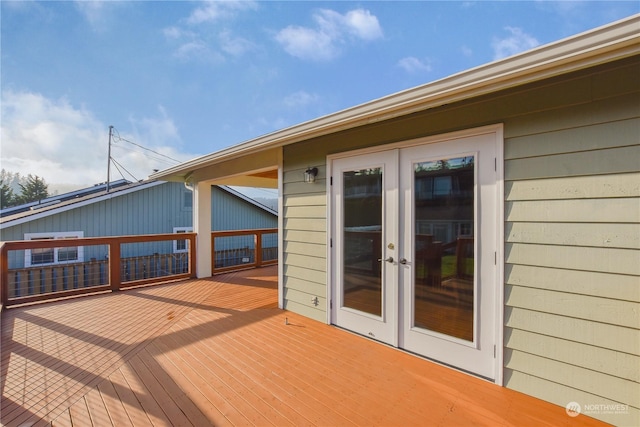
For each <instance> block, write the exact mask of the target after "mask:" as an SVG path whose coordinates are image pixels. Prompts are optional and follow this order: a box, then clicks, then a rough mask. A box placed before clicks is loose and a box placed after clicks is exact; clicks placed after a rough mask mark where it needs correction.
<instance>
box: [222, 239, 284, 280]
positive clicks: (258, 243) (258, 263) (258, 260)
mask: <svg viewBox="0 0 640 427" xmlns="http://www.w3.org/2000/svg"><path fill="white" fill-rule="evenodd" d="M265 234H278V229H277V228H258V229H254V230H227V231H212V232H211V274H218V273H226V272H228V271H233V270H241V269H246V268H257V267H262V266H265V265H273V264H276V263H277V262H278V260H277V259H276V260H267V261H263V259H262V249H263V248H262V236H263V235H265ZM251 235H253V247H254V250H255V256H254V262H252V263H246V264H240V265H234V266H228V267H219V268H216V260H215V256H216V244H215V242H216V238H218V237H237V236H251Z"/></svg>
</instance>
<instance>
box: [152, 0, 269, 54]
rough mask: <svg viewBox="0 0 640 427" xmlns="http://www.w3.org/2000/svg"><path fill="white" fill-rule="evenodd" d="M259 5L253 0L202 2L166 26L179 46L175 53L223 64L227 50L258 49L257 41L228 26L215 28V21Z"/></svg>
mask: <svg viewBox="0 0 640 427" xmlns="http://www.w3.org/2000/svg"><path fill="white" fill-rule="evenodd" d="M257 7H258V4H257V3H256V2H253V1H207V2H202V3H201V5H200V6H199V7H197V8H196V9H194V10H193V11H192V12H191V14H190V15H189V17H188V18H186V19H182V20H180V23H179V24H178V25H173V26H170V27H166V28H165V29H164V30H163V33H164V36H165V38H166V39H167V41H168V42H169V43H171V44H173V45H174V46H175V49H174V51H173V57H174V58H177V59H180V60H182V61H191V60H195V61H198V62H204V63H209V64H219V63H221V62H224V61H225V60H226V58H225V54H227V55H231V56H241V55H243V54H245V53H246V52H248V51H251V50H254V48H255V45H254V44H253V43H252V42H251V41H249V40H247V39H244V38H242V37H237V36H234V35H233V34H232V33H231V31H230V30H227V29H225V30H222V31H211V28H213V25H211V24H213V23H216V22H218V21H221V20H225V19H226V20H229V19H232V18H234V17H235V16H236V14H237V13H239V12H242V11H246V10H254V9H257ZM206 24H209V25H208V26H207V25H206Z"/></svg>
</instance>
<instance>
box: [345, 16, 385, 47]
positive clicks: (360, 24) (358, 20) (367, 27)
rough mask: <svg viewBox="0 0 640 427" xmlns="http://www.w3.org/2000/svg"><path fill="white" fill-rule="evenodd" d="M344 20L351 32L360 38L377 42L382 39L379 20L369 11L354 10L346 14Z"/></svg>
mask: <svg viewBox="0 0 640 427" xmlns="http://www.w3.org/2000/svg"><path fill="white" fill-rule="evenodd" d="M344 20H345V24H346V26H347V28H348V29H349V31H350V32H351V33H352V34H354V35H355V36H357V37H358V38H361V39H363V40H376V39H379V38H381V37H382V27H380V23H379V22H378V18H376V17H375V16H374V15H371V12H369V11H368V10H363V9H356V10H352V11H350V12H348V13H347V14H346V16H345V17H344Z"/></svg>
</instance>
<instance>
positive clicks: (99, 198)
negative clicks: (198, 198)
mask: <svg viewBox="0 0 640 427" xmlns="http://www.w3.org/2000/svg"><path fill="white" fill-rule="evenodd" d="M165 183H166V181H152V182H149V183H145V184H141V185H136V186H134V187H131V188H128V189H126V190H118V191H114V192H113V193H106V194H102V195H99V196H96V197H90V198H87V199H83V200H80V201H77V202H75V201H74V202H71V201H70V202H68V203H66V204H64V205H62V206H56V207H55V208H52V209H47V210H45V211H34V213H33V215H27V216H23V217H20V218H16V219H15V220H9V221H6V222H3V223H2V224H0V230H4V229H5V228H9V227H15V226H16V225H20V224H24V223H27V222H30V221H35V220H37V219H41V218H46V217H49V216H51V215H56V214H59V213H62V212H67V211H70V210H73V209H77V208H80V207H83V206H87V205H92V204H94V203H99V202H102V201H104V200H110V199H115V198H116V197H119V196H124V195H125V194H130V193H134V192H136V191H140V190H144V189H146V188H152V187H155V186H157V185H162V184H165Z"/></svg>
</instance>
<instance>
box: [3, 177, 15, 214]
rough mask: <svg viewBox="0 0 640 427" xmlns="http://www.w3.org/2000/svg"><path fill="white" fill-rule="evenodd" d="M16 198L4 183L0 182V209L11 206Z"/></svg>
mask: <svg viewBox="0 0 640 427" xmlns="http://www.w3.org/2000/svg"><path fill="white" fill-rule="evenodd" d="M15 198H16V196H15V194H13V190H12V189H11V187H9V185H8V184H5V183H4V181H0V209H4V208H8V207H9V206H13V203H14V200H15Z"/></svg>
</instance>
